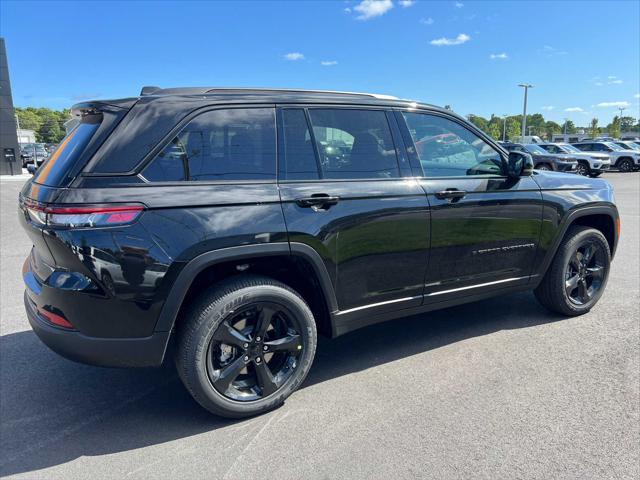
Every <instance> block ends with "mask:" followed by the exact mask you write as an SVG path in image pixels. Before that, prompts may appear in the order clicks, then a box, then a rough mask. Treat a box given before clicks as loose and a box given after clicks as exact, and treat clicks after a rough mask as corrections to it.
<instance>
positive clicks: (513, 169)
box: [507, 151, 533, 178]
mask: <svg viewBox="0 0 640 480" xmlns="http://www.w3.org/2000/svg"><path fill="white" fill-rule="evenodd" d="M507 163H508V167H507V168H508V175H509V177H511V178H518V177H526V176H529V175H531V174H532V173H533V159H532V158H531V155H530V154H528V153H524V152H516V151H511V152H509V160H508V162H507Z"/></svg>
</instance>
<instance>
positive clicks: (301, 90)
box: [206, 87, 398, 100]
mask: <svg viewBox="0 0 640 480" xmlns="http://www.w3.org/2000/svg"><path fill="white" fill-rule="evenodd" d="M247 90H261V91H263V92H283V93H286V92H291V93H329V94H331V93H334V94H339V95H362V96H367V97H373V98H378V99H380V100H398V97H394V96H393V95H384V94H381V93H364V92H345V91H341V90H313V89H304V88H251V87H238V88H234V87H219V88H216V87H214V88H210V89H209V90H207V91H206V93H214V92H219V91H247Z"/></svg>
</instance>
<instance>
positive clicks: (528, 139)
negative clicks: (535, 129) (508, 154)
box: [512, 135, 544, 144]
mask: <svg viewBox="0 0 640 480" xmlns="http://www.w3.org/2000/svg"><path fill="white" fill-rule="evenodd" d="M512 143H522V144H525V143H544V140H542V139H541V138H540V137H538V136H537V135H525V136H524V137H514V138H513V140H512Z"/></svg>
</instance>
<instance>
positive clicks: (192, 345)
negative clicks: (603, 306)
mask: <svg viewBox="0 0 640 480" xmlns="http://www.w3.org/2000/svg"><path fill="white" fill-rule="evenodd" d="M73 112H74V114H75V115H76V116H78V118H80V119H81V121H80V124H79V126H78V127H77V128H76V129H75V130H74V131H72V132H71V133H70V134H69V135H68V136H67V137H66V138H65V139H64V141H63V142H62V144H61V145H60V147H59V148H58V150H57V151H56V152H55V153H54V154H53V155H52V156H51V158H50V159H49V160H48V161H47V163H45V164H44V165H43V167H42V168H40V169H39V170H38V172H37V173H36V175H35V177H34V178H33V180H32V181H29V182H28V183H27V184H26V185H25V187H24V189H23V191H22V193H21V195H20V218H21V222H22V225H23V227H24V229H25V230H26V231H27V232H28V234H29V236H30V238H31V240H32V242H33V245H34V247H33V250H32V252H31V254H30V256H29V258H28V259H27V260H26V262H25V264H24V269H23V274H24V281H25V283H26V286H27V289H26V293H25V306H26V309H27V314H28V317H29V321H30V323H31V325H32V327H33V329H34V331H35V332H36V333H37V334H38V336H39V337H40V338H41V339H42V341H43V342H44V343H46V344H47V345H48V346H49V347H51V348H52V349H53V350H55V351H56V352H58V353H60V354H61V355H64V356H65V357H68V358H71V359H73V360H77V361H81V362H86V363H92V364H95V365H103V366H120V367H123V366H126V367H128V366H154V365H160V364H161V362H162V361H163V359H164V357H165V352H166V350H167V346H168V345H169V344H170V341H171V343H173V344H175V345H174V348H173V350H174V351H175V361H176V364H177V369H178V372H179V374H180V376H181V378H182V380H183V381H184V384H185V385H186V387H187V388H188V389H189V391H190V392H191V393H192V395H193V396H194V397H195V398H196V400H197V401H198V402H200V403H201V404H202V405H203V406H204V407H205V408H207V409H209V410H210V411H212V412H214V413H217V414H220V415H224V416H229V417H241V416H246V415H252V414H256V413H260V412H264V411H266V410H269V409H272V408H274V407H276V406H278V405H280V404H281V403H282V402H283V401H284V400H285V399H286V397H287V396H288V395H290V394H291V393H292V392H293V391H294V390H295V389H296V388H297V387H298V386H299V385H300V384H301V382H302V381H303V380H304V378H305V376H306V375H307V372H308V371H309V368H310V366H311V362H312V361H313V357H314V353H315V349H316V335H317V333H321V334H325V335H327V336H331V337H335V336H337V335H342V334H344V333H346V332H349V331H351V330H354V329H356V328H360V327H363V326H365V325H370V324H372V323H376V322H380V321H384V320H390V319H395V318H399V317H404V316H407V315H411V314H416V313H421V312H427V311H429V310H434V309H439V308H444V307H448V306H451V305H456V304H460V303H466V302H472V301H475V300H480V299H483V298H487V297H491V296H495V295H503V294H506V293H509V292H515V291H520V290H534V291H535V294H536V296H537V297H538V299H539V300H540V301H541V302H542V304H543V305H545V306H546V307H547V308H549V309H551V310H553V311H556V312H560V313H562V314H565V315H579V314H582V313H585V312H587V311H588V310H589V309H590V308H592V307H593V306H594V304H595V303H596V302H597V301H598V299H599V298H600V296H601V295H602V292H603V289H604V286H605V284H606V281H607V276H608V273H609V266H610V261H611V258H612V257H613V254H614V252H615V249H616V243H617V239H618V235H619V217H618V212H617V209H616V207H615V205H614V203H613V191H612V189H611V187H610V186H609V184H608V183H606V182H605V181H602V180H596V179H587V178H583V177H580V176H577V175H570V174H562V173H555V172H533V168H532V167H533V165H532V161H531V157H529V156H528V155H527V154H525V153H521V152H512V153H511V154H508V153H507V152H506V151H505V150H503V149H502V148H501V147H500V145H498V144H497V143H496V142H494V141H493V140H492V139H491V138H489V137H488V136H486V135H485V134H484V133H482V132H481V131H479V130H478V129H476V128H475V127H474V126H473V125H471V124H470V123H468V122H467V121H465V120H464V119H463V118H461V117H459V116H457V115H455V114H452V113H451V112H449V111H447V110H443V109H440V108H436V107H432V106H429V105H423V104H419V103H414V102H409V101H401V100H397V99H394V98H392V97H386V96H376V95H369V94H355V93H336V92H313V91H294V90H288V91H287V90H242V89H207V88H184V89H182V88H181V89H164V90H161V89H158V88H153V87H146V88H145V89H143V92H142V93H141V95H140V96H139V97H136V98H129V99H123V100H114V101H96V102H87V103H82V104H79V105H76V106H75V107H74V108H73Z"/></svg>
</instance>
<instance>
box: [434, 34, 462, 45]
mask: <svg viewBox="0 0 640 480" xmlns="http://www.w3.org/2000/svg"><path fill="white" fill-rule="evenodd" d="M469 40H471V37H470V36H469V35H467V34H466V33H461V34H460V35H458V36H457V37H456V38H445V37H442V38H437V39H435V40H431V42H429V43H431V45H435V46H436V47H448V46H451V45H461V44H463V43H466V42H468V41H469Z"/></svg>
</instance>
